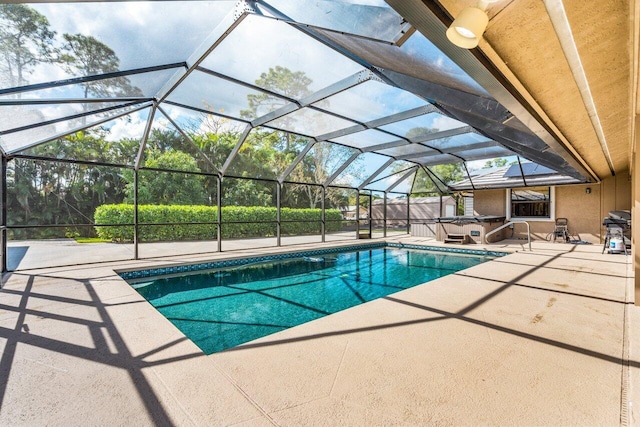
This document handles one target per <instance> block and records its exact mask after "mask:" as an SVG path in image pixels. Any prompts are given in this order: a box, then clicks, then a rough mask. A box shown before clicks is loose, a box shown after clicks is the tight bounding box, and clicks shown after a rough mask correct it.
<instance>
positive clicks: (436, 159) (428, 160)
mask: <svg viewBox="0 0 640 427" xmlns="http://www.w3.org/2000/svg"><path fill="white" fill-rule="evenodd" d="M411 161H412V162H416V163H420V164H421V165H424V166H432V165H441V164H452V163H461V162H462V160H461V159H459V158H458V157H455V156H452V155H450V154H435V155H432V156H425V157H416V158H412V159H411Z"/></svg>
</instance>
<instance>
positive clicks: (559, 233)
mask: <svg viewBox="0 0 640 427" xmlns="http://www.w3.org/2000/svg"><path fill="white" fill-rule="evenodd" d="M551 234H553V242H554V243H555V241H556V239H564V241H565V242H569V240H571V236H570V235H569V220H568V219H567V218H556V224H555V226H554V227H553V231H552V232H551Z"/></svg>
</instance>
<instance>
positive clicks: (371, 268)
mask: <svg viewBox="0 0 640 427" xmlns="http://www.w3.org/2000/svg"><path fill="white" fill-rule="evenodd" d="M324 252H325V253H323V252H320V253H315V252H314V253H301V254H286V255H287V256H286V257H285V258H284V259H264V258H270V257H258V258H254V259H253V260H252V259H249V260H244V262H239V263H238V264H239V265H235V266H233V265H232V266H225V267H222V268H216V269H212V270H204V271H199V272H193V271H192V272H185V273H182V274H180V275H173V274H170V275H168V276H164V277H163V276H159V277H156V278H144V279H141V278H131V277H130V278H129V279H128V281H129V283H131V285H132V286H133V287H134V288H135V289H136V290H137V291H138V292H139V293H140V295H142V296H143V297H144V298H145V299H146V300H147V301H149V302H150V303H151V304H152V305H153V306H154V307H155V308H156V309H157V310H158V311H159V312H160V313H162V314H163V315H164V316H165V317H166V318H167V319H168V320H169V321H171V322H172V323H173V324H174V325H175V326H176V327H177V328H178V329H180V330H181V331H182V332H183V333H184V334H185V335H186V336H187V337H188V338H189V339H191V340H192V341H193V342H194V343H195V344H196V345H197V346H198V347H200V349H201V350H202V351H203V352H204V353H206V354H211V353H215V352H218V351H222V350H225V349H228V348H231V347H235V346H238V345H240V344H243V343H246V342H248V341H252V340H254V339H257V338H260V337H263V336H266V335H270V334H272V333H275V332H278V331H282V330H284V329H287V328H290V327H293V326H296V325H300V324H302V323H306V322H309V321H311V320H314V319H318V318H320V317H323V316H326V315H329V314H332V313H335V312H338V311H340V310H344V309H347V308H349V307H353V306H355V305H358V304H362V303H365V302H367V301H371V300H374V299H377V298H381V297H383V296H386V295H389V294H391V293H394V292H398V291H401V290H403V289H407V288H411V287H413V286H416V285H418V284H421V283H425V282H428V281H431V280H433V279H436V278H438V277H442V276H445V275H447V274H451V273H454V272H456V271H459V270H462V269H465V268H468V267H471V266H474V265H477V264H480V263H482V262H485V261H488V260H489V259H492V258H495V257H496V256H498V255H502V254H496V253H477V254H473V253H472V251H467V252H469V253H465V254H452V253H449V252H434V251H425V250H417V249H407V248H399V247H390V246H387V245H376V246H373V247H370V248H358V249H357V250H354V249H353V248H352V249H351V250H350V251H340V250H339V249H337V250H335V249H334V250H333V251H329V252H326V251H324ZM170 273H171V272H170ZM121 275H123V277H125V278H126V276H125V275H124V274H122V273H121Z"/></svg>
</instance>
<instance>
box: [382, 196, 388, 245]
mask: <svg viewBox="0 0 640 427" xmlns="http://www.w3.org/2000/svg"><path fill="white" fill-rule="evenodd" d="M383 206H384V207H383V209H382V224H383V225H384V227H383V228H384V232H383V233H382V235H383V236H384V237H385V238H386V237H387V192H386V191H385V192H384V204H383Z"/></svg>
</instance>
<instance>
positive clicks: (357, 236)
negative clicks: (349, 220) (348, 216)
mask: <svg viewBox="0 0 640 427" xmlns="http://www.w3.org/2000/svg"><path fill="white" fill-rule="evenodd" d="M359 238H360V191H359V190H358V192H357V193H356V239H359Z"/></svg>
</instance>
